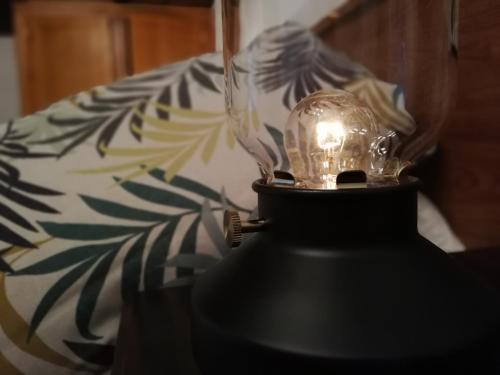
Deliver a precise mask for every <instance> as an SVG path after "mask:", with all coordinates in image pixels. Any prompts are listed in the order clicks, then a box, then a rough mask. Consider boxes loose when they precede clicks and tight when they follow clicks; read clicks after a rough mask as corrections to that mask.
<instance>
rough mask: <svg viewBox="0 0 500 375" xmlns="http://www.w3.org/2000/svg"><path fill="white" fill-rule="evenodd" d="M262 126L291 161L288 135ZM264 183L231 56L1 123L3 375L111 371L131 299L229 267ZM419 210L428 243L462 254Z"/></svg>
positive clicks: (273, 151)
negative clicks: (238, 114)
mask: <svg viewBox="0 0 500 375" xmlns="http://www.w3.org/2000/svg"><path fill="white" fill-rule="evenodd" d="M316 45H317V46H318V47H317V48H321V45H320V44H319V43H316ZM325 69H330V68H329V67H328V66H326V67H325ZM332 69H333V68H332ZM357 82H358V83H359V81H357ZM299 84H300V82H299ZM323 84H325V83H323ZM325 85H327V83H326V84H325ZM353 87H355V88H356V89H358V88H359V84H354V83H353ZM269 90H270V91H272V88H270V89H269ZM295 90H297V89H295ZM301 90H302V91H300V90H299V92H304V93H305V94H307V91H308V90H307V88H302V89H301ZM282 92H283V90H282V88H279V87H278V88H276V95H275V99H274V102H272V104H273V105H274V106H275V107H276V108H278V107H279V106H283V107H284V106H285V103H284V102H283V100H282ZM295 99H299V98H293V97H287V101H286V102H287V103H288V102H289V101H292V102H295ZM264 126H265V127H264V128H263V129H262V130H263V131H266V132H267V133H268V138H267V144H265V146H264V149H265V151H266V152H267V153H268V154H269V157H270V159H273V160H276V161H277V162H278V164H279V163H281V164H283V163H285V162H286V155H285V154H284V152H283V145H282V133H281V131H280V130H279V128H277V127H275V126H273V124H272V123H271V124H266V125H264ZM258 177H259V169H258V167H257V165H256V163H255V161H254V159H253V158H252V157H251V156H250V155H249V154H248V152H247V151H245V149H244V148H243V147H241V145H240V144H239V143H238V142H237V141H236V139H235V138H234V136H233V134H232V133H231V131H230V129H228V127H227V125H226V121H225V113H224V95H223V69H222V58H221V56H220V55H219V54H209V55H203V56H201V57H198V58H193V59H190V60H186V61H183V62H180V63H178V64H175V65H169V66H165V67H162V68H160V69H157V70H154V71H151V72H148V73H146V74H141V75H137V76H134V77H131V78H128V79H125V80H123V81H120V82H116V83H114V84H111V85H109V86H106V87H97V88H94V89H92V90H90V91H88V92H82V93H80V94H78V95H75V96H73V97H70V98H68V99H66V100H63V101H61V102H59V103H56V104H54V105H53V106H51V107H50V108H48V109H47V110H45V111H43V112H39V113H36V114H34V115H32V116H29V117H26V118H23V119H19V120H17V121H12V122H9V123H5V124H2V125H0V374H19V373H25V374H66V373H72V372H74V371H76V370H79V371H84V372H85V371H86V372H93V371H99V372H106V371H107V370H108V369H109V366H110V364H111V363H110V361H111V358H112V351H113V344H114V341H115V339H116V333H117V326H118V321H119V313H120V308H121V303H122V301H123V300H127V299H128V298H129V297H130V296H131V295H132V294H133V293H134V292H136V291H137V290H143V289H154V288H159V287H161V286H162V285H164V284H165V283H167V284H170V285H174V284H175V283H176V282H178V281H179V278H180V279H182V278H189V277H190V276H191V275H192V274H193V273H194V272H198V271H202V270H203V269H205V268H207V267H209V266H210V265H212V264H214V263H215V262H217V261H218V260H219V259H220V258H221V257H223V256H225V255H227V254H228V253H229V251H230V250H229V249H228V248H227V247H226V245H225V243H224V240H223V235H222V231H221V229H220V223H221V215H222V211H223V210H224V209H225V208H227V207H234V208H236V209H237V210H239V211H241V212H242V213H243V214H250V213H251V212H252V211H253V210H254V208H255V205H256V196H255V194H254V193H253V192H252V191H251V188H250V186H251V183H252V181H253V180H255V179H256V178H258ZM420 204H421V207H420V208H421V210H420V212H421V216H420V217H419V220H420V221H419V224H420V227H421V230H422V231H423V234H424V235H427V236H428V237H429V238H430V239H431V240H432V241H434V242H436V243H437V244H438V245H440V246H441V247H443V248H445V249H448V250H460V249H462V248H463V246H462V245H461V244H460V242H459V241H458V240H457V239H456V237H455V236H454V235H453V234H452V232H451V231H450V229H449V227H448V226H447V224H446V222H445V221H444V220H443V218H442V217H441V216H440V215H439V213H438V212H437V210H436V209H435V208H434V207H433V206H432V204H431V203H430V202H429V201H428V200H426V199H425V198H422V199H421V200H420Z"/></svg>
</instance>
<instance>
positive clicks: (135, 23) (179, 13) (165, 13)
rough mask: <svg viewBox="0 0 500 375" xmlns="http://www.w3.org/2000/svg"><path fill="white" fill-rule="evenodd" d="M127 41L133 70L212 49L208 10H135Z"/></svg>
mask: <svg viewBox="0 0 500 375" xmlns="http://www.w3.org/2000/svg"><path fill="white" fill-rule="evenodd" d="M130 43H131V45H130V48H131V52H132V53H131V56H132V71H133V72H134V73H140V72H143V71H146V70H149V69H153V68H155V67H158V66H161V65H164V64H168V63H172V62H176V61H180V60H182V59H185V58H188V57H193V56H197V55H199V54H202V53H205V52H212V51H214V48H215V37H214V31H213V23H212V9H211V8H208V7H180V6H164V7H163V8H162V9H161V12H158V13H157V14H153V13H145V12H142V13H138V12H135V13H133V14H131V15H130Z"/></svg>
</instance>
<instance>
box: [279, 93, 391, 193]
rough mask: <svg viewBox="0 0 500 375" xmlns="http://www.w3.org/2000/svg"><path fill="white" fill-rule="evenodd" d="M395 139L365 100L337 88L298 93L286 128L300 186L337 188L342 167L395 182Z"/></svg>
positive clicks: (375, 179) (370, 179)
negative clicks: (299, 97)
mask: <svg viewBox="0 0 500 375" xmlns="http://www.w3.org/2000/svg"><path fill="white" fill-rule="evenodd" d="M399 145H400V142H399V139H398V137H397V135H396V133H395V132H394V131H391V130H388V129H386V128H385V127H384V126H382V125H381V124H380V123H378V122H377V118H376V116H375V114H374V113H373V112H372V110H371V109H370V108H369V107H368V106H367V105H366V104H364V102H362V101H361V100H359V99H358V98H357V97H356V96H354V95H353V94H351V93H349V92H347V91H344V90H338V89H335V90H329V91H318V92H315V93H313V94H311V95H309V96H307V97H305V98H304V99H302V100H301V101H300V102H299V103H298V104H297V106H296V107H295V108H294V109H293V110H292V112H291V114H290V116H289V118H288V122H287V124H286V128H285V148H286V152H287V155H288V158H289V160H290V165H291V167H292V172H293V175H294V177H295V181H296V184H297V186H299V187H304V188H312V189H335V188H337V176H338V175H339V174H340V173H342V172H346V171H362V172H364V173H365V174H366V176H367V180H368V182H369V183H370V182H377V183H382V184H383V183H388V184H389V183H394V182H395V181H396V179H397V173H398V171H399V167H400V166H399V159H398V158H396V157H395V156H394V155H395V150H396V149H397V148H398V147H399Z"/></svg>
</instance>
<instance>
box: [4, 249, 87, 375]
mask: <svg viewBox="0 0 500 375" xmlns="http://www.w3.org/2000/svg"><path fill="white" fill-rule="evenodd" d="M48 241H50V239H49V240H45V241H41V242H39V243H37V244H36V245H41V244H42V243H45V242H48ZM29 251H30V250H29V249H24V248H20V247H12V248H11V249H10V250H9V252H8V255H10V256H12V255H15V254H19V253H20V254H19V255H18V256H17V257H16V258H15V259H14V260H13V261H11V262H10V264H11V265H12V264H14V263H15V262H16V261H17V260H18V259H20V258H21V257H22V256H24V255H25V254H27V252H29ZM5 279H6V276H5V274H4V273H1V272H0V328H1V329H2V330H3V332H4V333H5V335H6V336H7V337H8V338H9V340H10V341H11V342H13V343H14V344H15V345H16V346H17V347H18V348H19V349H20V350H22V351H23V352H25V353H27V354H30V355H32V356H34V357H37V358H39V359H41V360H44V361H46V362H49V363H52V364H54V365H56V366H60V367H64V368H68V369H72V370H73V369H76V368H81V367H82V366H81V365H79V364H77V363H75V362H73V361H71V360H70V359H68V358H66V357H64V356H63V355H61V354H59V353H58V352H56V351H54V350H53V349H51V348H50V347H49V346H48V345H47V344H45V343H44V342H43V341H42V339H41V338H40V337H39V336H38V335H36V334H34V335H33V336H32V337H31V340H30V341H29V343H28V341H27V340H26V337H27V335H28V332H29V324H28V323H26V322H25V321H24V319H23V318H22V317H21V316H20V315H19V314H18V312H17V311H16V310H15V309H14V306H12V304H11V303H10V301H9V298H8V296H7V290H6V285H5ZM0 356H1V354H0ZM3 361H4V362H3ZM5 361H7V360H6V359H5V358H3V359H2V357H0V374H11V373H12V374H17V372H8V371H7V370H8V366H9V363H8V362H5ZM10 366H12V365H10ZM4 369H6V371H5V372H4V371H3V370H4ZM9 371H10V370H9Z"/></svg>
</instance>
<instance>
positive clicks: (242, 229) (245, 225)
mask: <svg viewBox="0 0 500 375" xmlns="http://www.w3.org/2000/svg"><path fill="white" fill-rule="evenodd" d="M264 225H265V220H248V221H242V220H241V218H240V214H239V213H238V212H237V211H233V210H226V211H225V212H224V237H225V238H226V243H227V245H228V246H229V247H238V246H240V244H241V241H242V240H243V233H251V232H258V231H260V230H262V229H263V228H264Z"/></svg>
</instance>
